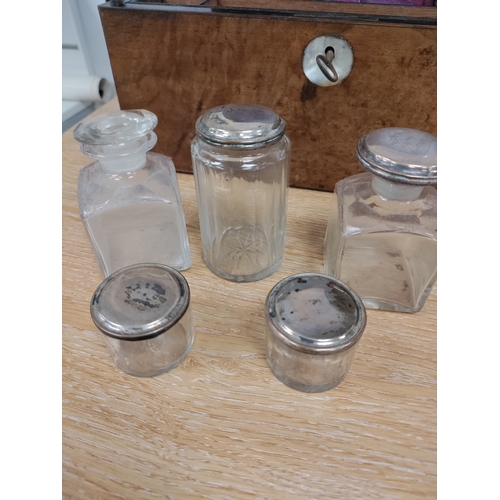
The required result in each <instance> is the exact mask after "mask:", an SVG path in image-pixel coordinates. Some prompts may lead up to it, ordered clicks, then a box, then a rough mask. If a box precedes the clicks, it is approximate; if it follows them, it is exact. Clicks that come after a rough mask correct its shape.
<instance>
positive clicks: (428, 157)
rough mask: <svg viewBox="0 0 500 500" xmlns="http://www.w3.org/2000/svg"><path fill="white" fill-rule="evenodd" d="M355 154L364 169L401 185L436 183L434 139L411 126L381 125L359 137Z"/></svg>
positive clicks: (435, 141)
mask: <svg viewBox="0 0 500 500" xmlns="http://www.w3.org/2000/svg"><path fill="white" fill-rule="evenodd" d="M356 153H357V157H358V160H359V161H360V163H361V165H362V166H363V167H364V168H365V169H366V170H368V171H370V172H372V173H374V174H375V175H378V176H380V177H383V178H384V179H387V180H389V181H393V182H402V183H405V184H419V185H425V184H433V183H436V182H437V138H436V137H435V136H433V135H431V134H428V133H427V132H422V131H420V130H414V129H411V128H396V127H391V128H382V129H379V130H375V131H374V132H370V133H369V134H367V135H365V136H364V137H362V138H361V139H360V140H359V143H358V148H357V151H356Z"/></svg>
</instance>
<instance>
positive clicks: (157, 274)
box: [90, 264, 189, 340]
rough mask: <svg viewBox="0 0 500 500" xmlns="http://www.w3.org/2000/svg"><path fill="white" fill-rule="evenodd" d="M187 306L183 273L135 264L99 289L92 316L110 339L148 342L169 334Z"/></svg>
mask: <svg viewBox="0 0 500 500" xmlns="http://www.w3.org/2000/svg"><path fill="white" fill-rule="evenodd" d="M188 306H189V285H188V283H187V281H186V279H185V278H184V276H182V274H181V273H179V272H178V271H176V270H175V269H173V268H171V267H168V266H164V265H161V264H135V265H133V266H128V267H124V268H123V269H120V270H118V271H116V272H115V273H113V274H111V275H110V276H108V277H107V278H106V279H105V280H104V281H103V282H102V283H101V284H100V285H99V286H98V287H97V290H96V291H95V292H94V295H93V297H92V301H91V303H90V314H91V316H92V319H93V321H94V323H95V325H96V326H97V328H99V330H101V332H102V333H104V334H105V335H108V336H109V337H113V338H116V339H122V340H145V339H150V338H153V337H157V336H158V335H160V334H162V333H164V332H165V331H167V330H169V329H170V328H171V327H172V326H174V325H175V324H176V323H177V322H178V321H179V320H180V319H181V318H182V316H183V315H184V313H185V312H186V310H187V308H188Z"/></svg>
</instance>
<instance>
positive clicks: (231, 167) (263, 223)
mask: <svg viewBox="0 0 500 500" xmlns="http://www.w3.org/2000/svg"><path fill="white" fill-rule="evenodd" d="M196 133H197V135H196V137H195V138H194V139H193V141H192V144H191V154H192V159H193V171H194V176H195V184H196V194H197V201H198V211H199V217H200V228H201V237H202V244H203V257H204V260H205V263H206V264H207V266H208V268H209V269H210V270H211V271H212V272H213V273H214V274H216V275H217V276H219V277H221V278H225V279H228V280H232V281H240V282H242V281H257V280H260V279H263V278H266V277H267V276H270V275H271V274H273V273H274V272H275V271H276V270H277V269H278V268H279V267H280V265H281V263H282V261H283V255H284V246H285V225H286V204H287V190H288V179H289V169H290V149H291V146H290V140H289V139H288V137H287V136H286V135H285V122H284V120H283V119H282V118H280V117H279V116H278V115H277V114H276V113H275V112H274V111H272V110H271V109H269V108H266V107H263V106H256V105H245V104H231V105H224V106H219V107H217V108H213V109H211V110H209V111H207V112H206V113H205V114H204V115H202V116H201V117H200V118H199V119H198V120H197V122H196Z"/></svg>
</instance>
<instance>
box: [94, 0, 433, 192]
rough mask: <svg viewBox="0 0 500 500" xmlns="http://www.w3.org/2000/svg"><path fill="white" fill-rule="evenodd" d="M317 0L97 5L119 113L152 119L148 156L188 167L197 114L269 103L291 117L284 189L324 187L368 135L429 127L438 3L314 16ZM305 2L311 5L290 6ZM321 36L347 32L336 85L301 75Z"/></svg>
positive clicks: (352, 163)
mask: <svg viewBox="0 0 500 500" xmlns="http://www.w3.org/2000/svg"><path fill="white" fill-rule="evenodd" d="M236 1H237V0H236ZM254 3H256V4H257V3H258V2H254ZM234 4H235V2H233V3H232V5H234ZM318 4H320V2H305V1H295V2H294V1H293V0H288V1H281V2H273V6H278V7H281V8H282V10H258V9H251V8H250V9H249V8H237V7H223V6H222V7H217V6H210V5H207V4H204V5H203V6H201V7H200V6H172V5H165V4H153V3H142V4H138V3H126V4H125V5H124V6H121V7H115V6H111V5H110V4H105V5H102V6H100V7H99V9H100V15H101V20H102V24H103V28H104V33H105V37H106V42H107V46H108V51H109V55H110V60H111V65H112V68H113V74H114V78H115V84H116V89H117V93H118V98H119V102H120V106H121V108H122V109H133V108H144V109H148V110H150V111H152V112H154V113H155V114H156V115H158V119H159V124H158V127H157V129H156V132H157V134H158V145H157V146H156V147H155V151H158V152H161V153H164V154H166V155H168V156H171V157H172V158H173V160H174V163H175V165H176V168H177V170H178V171H181V172H190V171H191V158H190V142H191V139H192V138H193V137H194V135H195V129H194V127H195V122H196V119H197V118H198V116H199V115H200V114H202V113H203V112H204V111H206V110H207V109H209V108H211V107H213V106H217V105H220V104H224V103H230V102H242V103H257V104H262V105H265V106H268V107H270V108H272V109H274V110H275V111H276V112H277V113H278V114H280V115H281V116H282V117H283V118H284V119H285V120H286V122H287V134H288V136H289V137H290V139H291V141H292V166H291V176H290V184H291V185H292V186H296V187H306V188H313V189H320V190H330V191H331V190H333V188H334V185H335V183H336V182H337V181H338V180H340V179H342V178H344V177H346V176H348V175H352V174H354V173H358V172H361V171H362V169H361V167H360V166H359V165H358V164H357V161H356V157H355V148H356V144H357V141H358V139H359V138H360V137H361V136H362V135H364V134H366V133H368V132H370V131H371V130H373V129H376V128H379V127H389V126H400V127H412V128H417V129H421V130H424V131H426V132H430V133H433V134H436V45H437V44H436V22H435V9H430V8H418V7H413V8H412V7H406V8H403V7H390V6H382V5H381V6H377V5H359V4H342V3H337V4H334V3H333V2H330V3H328V4H325V3H322V6H321V7H322V9H323V10H326V11H327V12H318V11H315V10H314V9H317V8H318V7H317V6H318ZM307 5H312V6H314V9H313V7H310V10H309V11H306V10H290V9H292V8H293V9H298V8H302V9H306V8H307ZM363 7H368V8H369V9H367V10H366V12H367V14H364V13H363V12H364V11H363V10H362V9H363ZM377 8H378V10H377ZM402 9H403V10H402ZM420 9H421V10H420ZM377 12H378V14H377ZM421 12H423V13H424V14H425V16H423V14H421V15H420V17H419V16H418V14H420V13H421ZM429 12H430V14H429ZM403 14H404V15H403ZM410 14H411V15H410ZM325 34H337V35H341V36H343V37H344V38H346V39H347V40H348V41H349V43H350V44H351V46H352V47H353V50H354V66H353V69H352V72H351V74H350V75H349V77H348V78H347V79H346V80H345V81H344V82H343V83H342V84H341V85H339V86H336V87H317V86H316V85H313V84H311V83H309V82H308V80H307V78H306V77H305V75H304V73H303V71H302V54H303V51H304V49H305V47H306V46H307V44H308V43H309V42H310V41H311V40H312V39H313V38H315V37H317V36H320V35H325Z"/></svg>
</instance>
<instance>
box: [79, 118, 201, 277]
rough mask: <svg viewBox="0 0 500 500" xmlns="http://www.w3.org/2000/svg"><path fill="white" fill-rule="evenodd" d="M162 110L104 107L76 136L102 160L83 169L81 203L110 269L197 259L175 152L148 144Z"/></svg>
mask: <svg viewBox="0 0 500 500" xmlns="http://www.w3.org/2000/svg"><path fill="white" fill-rule="evenodd" d="M157 123H158V120H157V118H156V115H154V114H153V113H151V112H149V111H145V110H132V111H117V112H112V113H105V114H101V115H99V116H97V117H95V118H91V119H89V120H86V121H84V122H82V123H80V124H79V125H78V126H77V127H76V128H75V131H74V137H75V139H76V140H77V141H79V142H80V143H81V146H80V147H81V150H82V152H83V153H84V154H86V155H87V156H90V157H92V158H94V159H96V160H97V161H95V162H94V163H91V164H90V165H88V166H86V167H85V168H83V169H82V170H81V171H80V174H79V177H78V204H79V207H80V216H81V219H82V222H83V225H84V227H85V229H86V231H87V234H88V236H89V239H90V242H91V244H92V249H93V251H94V254H95V256H96V258H97V262H98V263H99V266H100V268H101V271H102V273H103V274H104V276H108V275H110V274H111V273H113V272H115V271H117V270H118V269H121V268H122V267H126V266H129V265H132V264H139V263H142V262H157V263H159V264H165V265H168V266H171V267H174V268H175V269H177V270H184V269H188V268H189V267H190V266H191V256H190V252H189V243H188V236H187V231H186V224H185V221H184V212H183V210H182V202H181V196H180V192H179V185H178V183H177V176H176V173H175V167H174V164H173V163H172V160H171V159H170V158H168V157H166V156H164V155H161V154H158V153H150V152H148V151H149V150H150V149H151V148H152V147H153V146H154V145H155V144H156V140H157V137H156V134H155V133H154V132H153V129H154V128H155V127H156V125H157Z"/></svg>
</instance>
